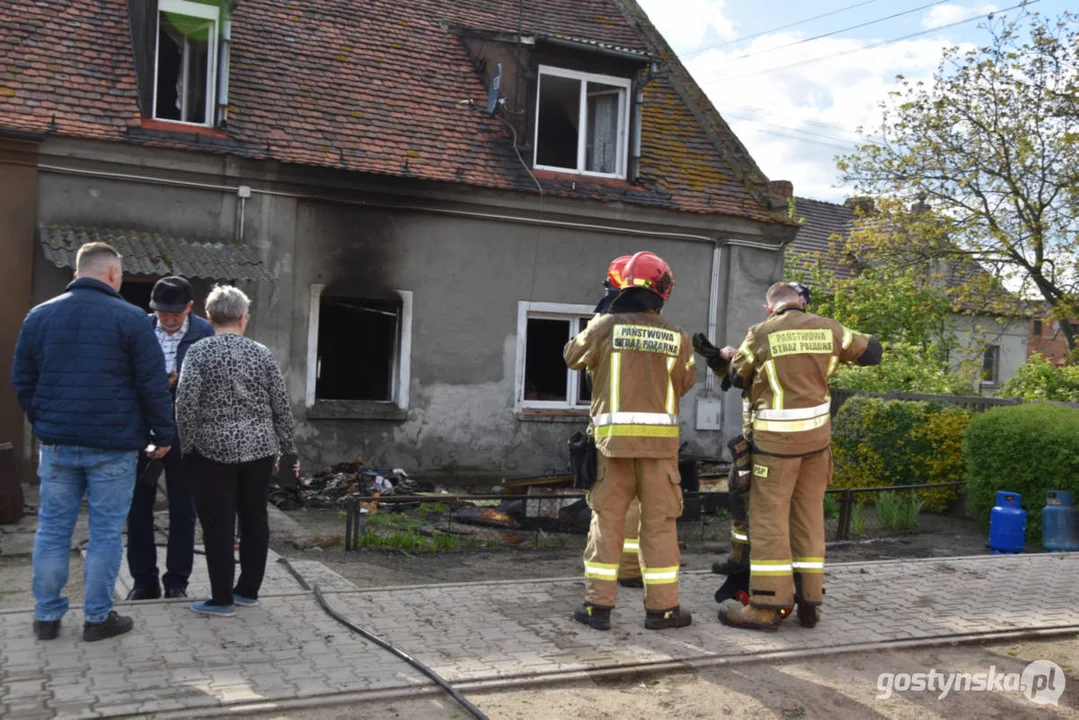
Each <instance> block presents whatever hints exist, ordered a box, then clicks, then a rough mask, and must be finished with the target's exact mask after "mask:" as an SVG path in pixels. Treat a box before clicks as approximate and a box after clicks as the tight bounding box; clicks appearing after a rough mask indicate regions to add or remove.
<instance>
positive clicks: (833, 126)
mask: <svg viewBox="0 0 1079 720" xmlns="http://www.w3.org/2000/svg"><path fill="white" fill-rule="evenodd" d="M713 102H714V103H715V104H716V105H719V106H721V107H728V108H734V109H735V110H747V111H749V112H751V113H756V114H758V115H769V116H771V117H783V116H781V115H779V114H778V113H775V112H772V111H771V110H765V109H764V108H759V107H755V106H753V105H736V104H735V103H729V102H723V101H722V100H721V101H718V102H717V101H715V100H713ZM802 122H803V123H805V124H806V125H814V126H816V127H818V128H820V129H821V130H828V131H832V132H834V131H836V130H838V131H840V132H850V128H848V127H845V126H843V125H839V124H838V123H830V122H823V121H820V120H803V121H802Z"/></svg>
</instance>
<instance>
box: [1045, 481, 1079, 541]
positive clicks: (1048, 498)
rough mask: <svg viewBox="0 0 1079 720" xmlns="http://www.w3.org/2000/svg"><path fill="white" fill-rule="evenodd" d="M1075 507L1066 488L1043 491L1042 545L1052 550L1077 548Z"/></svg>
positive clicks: (1078, 535) (1078, 538) (1078, 537)
mask: <svg viewBox="0 0 1079 720" xmlns="http://www.w3.org/2000/svg"><path fill="white" fill-rule="evenodd" d="M1075 523H1076V519H1075V507H1074V505H1072V494H1071V492H1070V491H1068V490H1050V491H1049V492H1047V493H1045V507H1044V508H1042V547H1043V548H1045V549H1046V550H1049V551H1052V552H1060V551H1065V552H1071V551H1074V550H1079V533H1077V532H1076V528H1075Z"/></svg>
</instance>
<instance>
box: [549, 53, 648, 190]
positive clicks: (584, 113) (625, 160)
mask: <svg viewBox="0 0 1079 720" xmlns="http://www.w3.org/2000/svg"><path fill="white" fill-rule="evenodd" d="M544 75H550V76H553V77H561V78H568V79H571V80H578V81H580V86H581V94H580V99H579V103H578V104H579V109H578V112H579V115H578V118H577V168H576V169H571V168H561V167H555V166H552V165H540V164H539V162H538V160H537V158H538V157H539V127H540V91H541V90H542V88H543V76H544ZM589 83H601V84H603V85H614V86H617V87H619V88H620V89H621V91H620V92H619V93H618V158H617V161H616V164H617V172H613V173H602V172H595V171H591V170H585V169H584V168H585V165H586V159H587V152H588V137H587V136H588V84H589ZM632 94H633V81H632V80H631V79H629V78H620V77H616V76H614V75H600V74H597V73H587V72H581V71H579V70H567V69H565V68H560V67H555V66H553V65H540V66H539V71H538V73H537V76H536V113H535V122H534V123H533V125H534V126H535V127H533V128H532V134H533V137H532V167H533V169H535V170H549V171H551V172H558V173H567V174H570V175H584V176H588V177H601V178H617V179H619V180H625V179H626V173H627V169H628V166H629V124H630V110H631V109H632V108H631V107H630V105H631V98H632Z"/></svg>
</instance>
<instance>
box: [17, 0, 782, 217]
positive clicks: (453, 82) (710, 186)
mask: <svg viewBox="0 0 1079 720" xmlns="http://www.w3.org/2000/svg"><path fill="white" fill-rule="evenodd" d="M521 5H522V4H519V3H518V2H517V1H516V0H455V1H454V2H444V0H365V1H364V2H349V1H346V0H305V1H304V2H299V1H298V0H293V1H291V2H286V1H285V0H243V1H242V2H241V3H240V4H239V6H238V8H237V9H236V11H235V13H234V15H233V24H232V48H231V53H232V55H231V60H232V64H231V72H230V81H229V82H230V88H229V89H230V96H229V100H230V113H229V127H228V129H227V131H226V133H225V134H224V135H221V136H214V134H213V133H203V134H199V135H195V134H179V133H173V132H166V131H162V130H161V129H159V128H153V127H151V126H150V125H151V124H146V125H145V126H144V124H143V122H142V120H141V117H140V113H139V108H138V99H137V97H138V96H137V90H136V78H135V68H134V61H133V59H132V58H133V52H132V47H131V38H130V30H129V27H128V22H127V7H126V2H125V0H82V1H81V2H71V1H70V0H35V1H34V2H27V1H25V0H0V27H3V28H4V32H3V33H2V34H0V55H2V56H3V57H4V58H5V61H4V63H3V64H0V130H9V131H11V130H14V131H28V132H34V133H46V132H48V133H55V134H59V135H63V136H70V137H80V138H93V139H103V140H117V141H127V142H138V143H143V144H148V145H153V146H163V147H174V148H187V149H192V150H201V151H209V152H220V153H228V154H233V155H237V156H242V157H248V158H254V159H273V160H278V161H281V162H285V163H294V164H300V165H310V166H322V167H330V168H337V169H342V170H349V171H356V172H363V173H374V174H381V175H389V176H396V177H405V178H415V179H419V180H427V181H442V182H451V183H465V184H469V185H473V186H477V187H485V188H493V189H500V190H515V191H522V192H533V193H534V192H536V188H535V185H534V182H533V180H532V178H531V177H529V176H528V174H527V173H526V172H525V170H524V169H523V168H522V166H521V164H520V162H519V160H518V158H517V155H516V152H515V151H514V148H513V143H512V140H511V136H510V134H509V131H508V130H507V129H506V127H505V126H504V125H503V123H502V122H501V121H500V120H499V119H498V118H492V117H488V116H487V115H485V114H483V113H479V112H475V111H471V110H469V109H468V108H467V106H465V105H462V104H461V103H460V101H462V100H466V99H470V98H471V99H472V100H474V101H476V102H477V103H482V102H483V100H484V99H485V98H486V88H485V86H484V82H483V79H482V78H481V77H480V76H479V75H478V74H477V73H476V72H475V71H474V70H473V67H472V62H471V59H470V58H469V56H468V53H467V51H466V49H465V47H464V45H463V43H462V42H461V41H460V40H459V39H458V38H457V36H456V35H455V34H454V32H453V28H454V27H471V28H475V29H480V30H491V31H501V32H516V31H517V29H518V23H520V26H521V28H522V29H523V31H524V32H525V33H526V34H528V33H533V34H537V35H547V36H556V37H562V38H573V39H579V40H583V41H586V42H589V43H595V44H602V45H604V46H610V47H618V48H625V49H629V50H632V51H636V52H644V53H648V54H651V55H653V56H656V57H659V58H661V59H662V63H661V66H660V71H659V73H658V75H657V77H656V78H655V79H654V80H653V81H652V82H650V83H649V84H648V85H647V86H646V88H645V104H644V109H643V110H644V126H645V127H644V130H643V133H642V158H641V181H640V182H639V183H637V184H631V183H628V182H624V181H611V180H604V179H594V178H582V177H580V176H576V175H565V176H561V175H548V176H544V177H541V179H540V182H541V183H542V185H543V187H544V191H545V193H547V194H550V195H556V196H562V197H576V198H591V199H595V200H604V201H625V202H630V203H634V204H642V205H649V206H654V207H661V208H670V209H676V210H683V211H689V212H695V213H710V214H719V215H735V216H740V217H748V218H752V219H755V220H760V221H765V222H783V220H782V218H779V219H777V218H776V217H774V216H773V215H772V213H771V211H770V209H769V207H768V200H769V196H768V194H767V192H766V191H765V190H764V189H762V188H763V187H764V186H763V185H762V183H766V178H764V176H763V175H762V174H761V173H760V170H759V169H758V168H757V166H756V165H755V164H754V163H753V161H752V158H750V157H749V154H748V153H747V152H745V148H744V147H743V146H742V145H741V143H740V142H739V141H738V140H737V138H736V137H735V136H734V135H733V133H732V132H731V131H730V129H729V128H728V127H727V126H726V124H725V123H724V122H723V120H722V119H721V118H720V117H719V114H718V113H717V112H716V111H715V108H713V107H712V105H711V103H709V102H708V101H707V98H705V97H704V94H703V92H701V90H700V88H698V87H697V86H696V84H695V83H693V81H692V79H691V78H690V77H689V75H688V73H686V72H685V69H684V68H683V67H682V66H681V64H680V63H678V61H677V58H675V57H674V54H673V53H672V52H671V51H670V48H669V47H668V46H667V44H666V43H665V42H664V41H663V39H662V37H660V36H659V34H658V33H657V32H656V31H655V29H654V28H653V27H652V26H651V24H650V23H648V21H647V18H646V17H645V16H644V13H643V12H641V11H640V8H639V7H637V5H636V3H635V2H634V1H633V0H546V1H545V2H543V3H536V2H531V3H523V5H524V13H523V17H519V11H520V7H521Z"/></svg>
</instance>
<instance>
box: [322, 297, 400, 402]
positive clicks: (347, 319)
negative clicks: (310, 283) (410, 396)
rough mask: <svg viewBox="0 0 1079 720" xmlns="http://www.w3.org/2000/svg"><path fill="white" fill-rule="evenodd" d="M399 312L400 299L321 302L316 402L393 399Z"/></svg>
mask: <svg viewBox="0 0 1079 720" xmlns="http://www.w3.org/2000/svg"><path fill="white" fill-rule="evenodd" d="M401 307H402V305H401V302H400V301H399V300H362V299H358V298H346V297H328V296H322V297H321V298H320V300H319V317H318V360H317V362H318V365H317V369H316V376H315V378H316V379H315V398H316V399H317V400H375V401H379V402H392V401H393V400H394V393H395V390H396V388H395V378H396V373H397V361H398V353H399V348H400V341H399V339H400V335H401Z"/></svg>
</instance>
